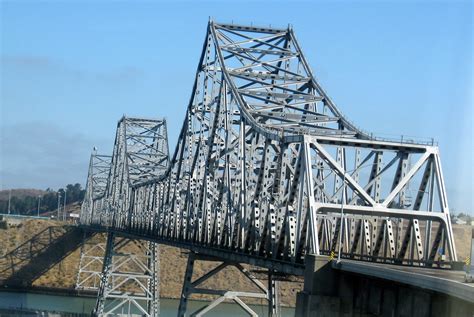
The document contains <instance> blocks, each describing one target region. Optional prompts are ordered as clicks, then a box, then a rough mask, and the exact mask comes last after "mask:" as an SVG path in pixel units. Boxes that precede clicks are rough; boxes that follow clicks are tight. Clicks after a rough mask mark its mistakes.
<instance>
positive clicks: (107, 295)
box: [93, 233, 160, 317]
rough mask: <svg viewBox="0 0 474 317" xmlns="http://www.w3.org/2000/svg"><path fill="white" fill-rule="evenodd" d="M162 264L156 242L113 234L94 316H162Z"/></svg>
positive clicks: (110, 237) (107, 246)
mask: <svg viewBox="0 0 474 317" xmlns="http://www.w3.org/2000/svg"><path fill="white" fill-rule="evenodd" d="M159 265H160V261H159V248H158V246H157V245H156V244H155V243H151V242H146V241H140V240H130V239H125V238H120V237H116V236H115V235H114V234H113V233H109V235H108V237H107V245H106V252H105V257H104V266H103V270H102V277H101V284H100V287H99V293H98V296H97V303H96V307H95V309H94V312H93V315H94V316H112V315H113V316H117V315H119V316H121V315H124V316H130V315H133V314H140V315H141V316H149V317H151V316H153V317H156V316H158V315H159V304H160V302H159V283H160V282H159V281H160V279H159Z"/></svg>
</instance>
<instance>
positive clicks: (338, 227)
mask: <svg viewBox="0 0 474 317" xmlns="http://www.w3.org/2000/svg"><path fill="white" fill-rule="evenodd" d="M80 222H81V224H82V225H83V226H84V227H86V228H89V229H91V230H96V231H106V232H109V241H108V242H107V246H106V248H107V250H108V251H107V253H106V254H108V255H106V257H105V259H104V260H103V261H104V263H103V268H104V269H103V272H102V275H101V278H102V282H101V287H100V290H99V300H98V305H97V308H96V311H95V312H96V314H98V315H101V314H105V315H106V314H107V312H106V311H104V301H105V300H104V299H105V298H108V297H107V294H109V295H110V294H112V293H113V292H112V293H111V289H113V286H111V282H110V276H111V274H113V271H114V265H113V263H114V261H113V254H114V252H113V248H114V244H120V243H121V242H120V241H119V242H114V241H117V239H119V238H114V237H115V236H120V237H125V238H128V239H131V240H133V239H140V240H143V241H149V242H147V243H146V244H147V246H146V247H144V248H143V250H145V254H146V255H148V258H151V261H150V260H144V261H142V262H140V263H145V264H146V263H148V266H147V267H150V264H152V263H159V262H157V261H158V259H157V251H156V243H163V244H168V245H173V246H177V247H180V248H184V249H188V250H190V251H191V255H192V259H191V260H190V261H188V269H187V273H186V274H187V275H186V281H185V283H184V286H183V293H182V298H181V304H180V311H179V316H183V315H184V314H185V312H186V300H187V298H188V296H189V295H190V294H191V293H192V292H198V291H199V289H198V288H197V287H196V285H195V284H193V283H197V282H199V281H195V282H191V276H192V266H193V261H194V260H195V259H197V257H199V256H201V257H208V258H213V259H220V260H221V261H223V262H224V263H225V265H230V264H236V263H248V264H252V265H257V266H260V267H264V268H267V269H268V271H269V275H272V273H276V272H278V273H287V274H302V272H303V268H304V259H305V255H306V254H316V255H318V254H319V255H332V256H339V257H341V258H343V259H346V258H347V259H354V260H361V261H368V262H376V263H391V264H400V265H408V266H420V267H433V266H437V265H439V263H440V262H443V263H445V264H449V263H451V262H453V261H456V260H457V259H456V249H455V245H454V240H453V231H452V227H451V222H450V217H449V207H448V200H447V196H446V189H445V183H444V178H443V173H442V169H441V162H440V155H439V150H438V147H437V146H436V145H435V144H434V143H433V142H428V143H423V142H417V141H413V140H410V139H403V138H402V139H400V140H385V139H380V138H377V137H374V136H373V135H372V134H370V133H367V132H365V131H363V130H361V129H359V128H358V127H356V126H355V125H354V124H353V123H351V122H350V121H349V120H348V119H347V118H346V117H345V116H344V115H343V114H342V113H341V111H340V110H339V109H338V107H337V106H336V105H335V103H334V102H333V101H332V100H331V98H330V97H329V96H328V95H327V94H326V92H325V91H324V90H323V88H322V87H321V85H320V84H319V83H318V81H317V80H316V78H315V76H314V75H313V73H312V71H311V68H310V66H309V64H308V61H307V60H306V59H305V55H304V53H303V51H302V50H301V47H300V44H299V42H298V41H297V39H296V37H295V34H294V31H293V29H292V28H291V27H288V28H286V29H276V28H260V27H253V26H240V25H228V24H220V23H216V22H213V21H210V22H209V24H208V27H207V31H206V36H205V40H204V44H203V49H202V53H201V57H200V60H199V64H198V67H197V71H196V78H195V81H194V84H193V87H192V92H191V98H190V100H189V104H188V107H187V112H186V116H185V119H184V122H183V125H182V128H181V132H180V134H179V139H178V142H177V145H176V148H175V151H174V153H173V155H172V156H170V155H169V153H168V141H167V128H166V121H165V120H149V119H137V118H128V117H124V118H122V119H121V120H120V121H119V122H118V125H117V133H116V138H115V144H114V149H113V154H112V156H105V155H98V154H97V153H93V154H92V157H91V161H90V167H89V175H88V181H87V193H86V198H85V200H84V203H83V206H82V213H81V219H80ZM114 239H115V240H114ZM150 255H151V257H150ZM147 261H148V262H147ZM138 266H140V265H138ZM145 266H146V265H145ZM145 266H142V267H143V268H144V271H145V272H144V273H143V274H144V275H142V277H143V276H144V277H147V276H148V278H147V279H146V281H145V282H142V283H141V285H142V286H143V287H142V288H143V289H145V290H144V294H145V295H144V296H145V298H146V299H147V300H149V302H148V304H147V306H146V307H145V306H144V307H145V308H143V314H147V315H156V314H157V312H158V308H157V307H156V306H157V305H155V304H156V302H157V301H158V298H157V294H158V292H157V290H156V288H157V286H156V284H157V283H158V282H159V281H157V278H156V276H155V275H156V274H155V275H154V274H148V273H146V272H147V270H148V272H149V269H146V268H145ZM151 266H153V265H151ZM158 266H159V265H158ZM242 269H243V270H244V268H242ZM111 272H112V273H111ZM211 273H213V272H211ZM247 273H248V272H247ZM189 274H191V275H189ZM250 275H251V274H250V273H249V274H247V277H249V278H250V279H252V276H250ZM150 276H151V277H150ZM153 276H154V277H153ZM203 278H207V277H203ZM254 280H255V279H254ZM269 280H271V279H269ZM256 283H257V282H256ZM257 284H258V283H257ZM150 285H152V286H153V287H150ZM259 287H260V288H261V289H262V291H263V294H264V295H263V297H264V298H267V299H268V300H269V302H270V314H273V315H277V314H278V312H277V308H275V306H277V305H275V301H276V298H275V283H274V282H273V283H269V285H268V288H267V287H266V286H265V285H259ZM150 289H151V291H150ZM201 291H202V290H201ZM203 292H204V291H203ZM121 294H122V295H123V296H126V294H125V295H124V293H121ZM219 294H220V295H223V297H224V298H227V299H228V298H231V299H234V300H235V301H237V302H238V301H240V299H239V296H240V295H242V294H230V295H229V294H228V293H225V294H227V295H225V294H224V293H222V294H221V293H219ZM272 294H273V295H272ZM243 295H246V294H243ZM247 295H248V294H247ZM123 296H122V297H123ZM226 296H227V297H226ZM109 297H110V296H109ZM142 299H143V298H142ZM150 303H155V304H150ZM242 304H243V303H242ZM244 305H245V304H243V305H242V307H244ZM244 308H245V307H244ZM247 308H248V307H247ZM245 309H246V308H245ZM246 310H247V309H246ZM201 313H202V312H197V313H196V314H197V316H200V314H201ZM249 313H250V314H252V312H249Z"/></svg>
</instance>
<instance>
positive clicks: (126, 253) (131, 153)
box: [77, 117, 169, 316]
mask: <svg viewBox="0 0 474 317" xmlns="http://www.w3.org/2000/svg"><path fill="white" fill-rule="evenodd" d="M168 162H169V155H168V136H167V128H166V121H165V120H156V119H139V118H128V117H123V118H122V119H121V120H120V121H119V122H118V126H117V136H116V139H115V146H114V152H113V155H112V156H103V155H98V154H97V153H95V151H94V153H93V154H92V156H91V160H90V164H89V174H88V181H87V186H86V197H85V199H84V202H83V205H82V210H81V224H91V223H97V222H100V223H104V224H105V223H106V224H107V225H106V226H107V230H105V231H106V232H109V231H114V229H115V228H116V227H118V225H119V224H124V223H127V224H129V225H130V224H132V223H136V222H137V221H138V220H144V219H145V218H140V219H138V218H137V217H136V216H135V215H134V214H133V213H132V207H133V208H139V210H140V212H145V213H146V214H147V217H146V219H148V220H151V219H153V218H154V216H155V213H156V207H155V206H156V202H155V201H154V199H153V197H152V195H151V194H152V193H150V192H146V191H145V192H144V191H140V190H135V189H136V188H137V187H138V188H142V187H141V186H142V185H143V184H146V183H147V182H152V181H156V180H157V179H159V178H160V177H161V176H162V174H163V173H164V172H165V171H166V169H167V167H168ZM145 187H146V186H145ZM130 192H137V196H135V197H134V198H133V199H131V195H130ZM111 216H112V217H111ZM104 220H105V222H104ZM102 229H103V228H102ZM102 231H103V230H102ZM101 249H104V248H103V247H102V245H101V244H96V245H93V244H91V243H87V242H86V241H85V240H84V243H83V248H82V250H81V261H80V263H81V264H80V269H79V275H78V279H77V287H78V288H82V289H86V288H89V287H91V288H95V287H96V284H95V283H93V285H92V286H90V283H91V282H92V281H95V280H96V279H97V277H98V276H100V286H99V288H98V296H97V303H96V307H95V309H94V312H93V314H94V315H96V316H107V315H131V314H140V315H144V316H158V314H159V284H160V283H159V280H160V273H159V272H160V259H159V247H158V244H156V243H152V242H148V241H146V240H140V239H128V238H124V237H122V236H120V234H119V233H108V234H107V242H106V245H105V255H104V256H103V260H102V269H101V273H100V274H98V273H97V269H96V268H97V263H100V259H99V257H98V255H97V252H99V253H100V250H101ZM94 265H95V267H94V269H91V266H94Z"/></svg>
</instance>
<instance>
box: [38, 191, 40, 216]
mask: <svg viewBox="0 0 474 317" xmlns="http://www.w3.org/2000/svg"><path fill="white" fill-rule="evenodd" d="M40 204H41V196H39V195H38V217H39V216H40Z"/></svg>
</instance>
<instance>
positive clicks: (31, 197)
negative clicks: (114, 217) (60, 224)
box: [0, 183, 86, 215]
mask: <svg viewBox="0 0 474 317" xmlns="http://www.w3.org/2000/svg"><path fill="white" fill-rule="evenodd" d="M9 192H10V191H9V190H4V191H2V192H1V193H0V212H1V213H7V212H8V197H9V194H10V193H9ZM85 192H86V191H85V190H84V189H82V187H81V184H79V183H76V184H74V185H73V184H68V185H67V186H66V188H60V189H58V190H57V191H54V190H52V189H51V188H48V189H46V191H39V190H19V189H12V190H11V199H10V211H11V213H12V214H20V215H36V214H37V212H38V199H40V200H41V201H40V213H44V212H48V211H53V210H56V209H57V208H58V194H59V196H60V205H61V207H62V206H64V196H65V194H66V204H71V203H74V202H79V201H82V199H84V195H85ZM39 197H40V198H39Z"/></svg>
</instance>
